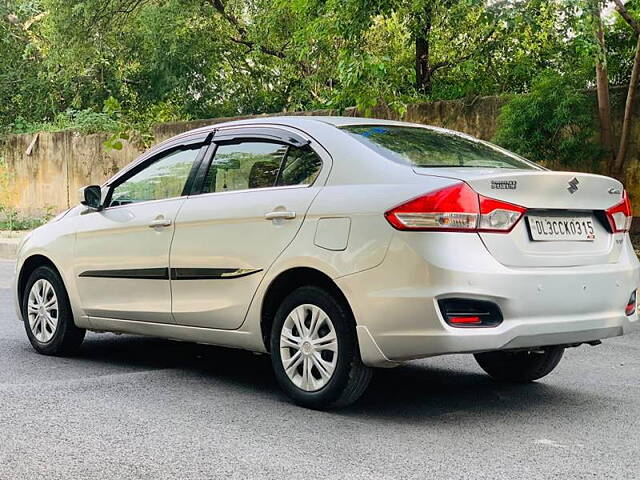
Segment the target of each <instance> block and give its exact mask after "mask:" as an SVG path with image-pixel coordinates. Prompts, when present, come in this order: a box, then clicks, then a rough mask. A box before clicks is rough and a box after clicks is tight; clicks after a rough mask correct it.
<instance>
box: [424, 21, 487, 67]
mask: <svg viewBox="0 0 640 480" xmlns="http://www.w3.org/2000/svg"><path fill="white" fill-rule="evenodd" d="M495 31H496V27H493V28H492V29H491V30H489V32H488V33H487V34H486V35H485V36H484V37H483V38H482V40H480V42H479V43H480V45H481V47H480V48H478V49H477V50H474V51H472V52H470V53H467V54H466V55H461V56H460V57H458V58H456V59H454V60H447V61H443V62H437V63H434V64H433V65H432V66H431V68H430V69H429V70H430V72H431V74H433V73H434V72H435V71H437V70H440V69H441V68H450V67H454V66H456V65H458V64H460V63H462V62H466V61H467V60H469V59H470V58H473V57H475V56H476V55H478V54H480V53H481V52H483V51H484V50H485V48H486V43H487V42H488V41H489V39H490V38H491V37H492V36H493V34H494V33H495Z"/></svg>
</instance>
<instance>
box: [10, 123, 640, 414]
mask: <svg viewBox="0 0 640 480" xmlns="http://www.w3.org/2000/svg"><path fill="white" fill-rule="evenodd" d="M80 194H81V195H80V204H79V205H78V206H76V207H74V208H71V209H70V210H68V211H67V212H64V213H63V214H61V215H59V216H58V217H56V218H55V219H53V220H52V221H51V222H49V223H48V224H46V225H44V226H42V227H40V228H38V229H36V230H35V231H34V232H33V233H32V234H31V235H29V236H28V237H26V238H25V240H24V241H23V243H22V245H21V246H20V248H19V253H18V260H17V266H16V269H17V271H16V273H17V274H16V283H15V295H16V307H17V310H18V312H19V317H20V319H21V321H23V322H24V325H25V328H26V332H27V335H28V338H29V340H30V341H31V344H32V345H33V347H34V348H35V349H36V350H37V351H38V352H40V353H43V354H47V355H65V354H71V353H73V352H74V351H76V350H77V349H78V347H79V346H80V344H81V342H82V340H83V337H84V335H85V331H86V330H91V331H96V332H120V333H131V334H139V335H151V336H157V337H164V338H168V339H177V340H182V341H190V342H199V343H204V344H212V345H222V346H228V347H235V348H242V349H246V350H251V351H255V352H264V353H269V354H270V355H271V359H272V363H273V368H274V372H275V377H276V379H277V381H278V383H279V384H280V385H281V387H282V388H283V389H284V391H285V392H286V393H287V394H288V395H289V396H290V397H291V398H292V399H293V400H294V401H295V402H297V403H298V404H301V405H304V406H307V407H311V408H331V407H338V406H343V405H347V404H349V403H351V402H353V401H355V400H356V399H357V398H358V397H360V395H361V394H362V393H363V392H364V390H365V388H366V387H367V384H368V383H369V380H370V378H371V372H372V368H373V367H393V366H395V365H398V364H399V363H401V362H404V361H407V360H411V359H416V358H423V357H430V356H435V355H443V354H451V353H471V354H474V355H475V358H476V359H477V361H478V363H479V364H480V366H481V367H482V368H483V369H484V370H485V371H486V372H487V373H488V374H489V375H491V376H492V377H494V378H496V379H497V380H500V381H512V382H529V381H533V380H536V379H538V378H541V377H543V376H544V375H546V374H548V373H549V372H551V371H552V370H553V369H554V368H555V366H556V365H557V364H558V362H559V361H560V359H561V357H562V354H563V352H564V350H565V348H567V347H576V346H579V345H582V344H590V345H596V344H598V343H600V340H602V339H605V338H609V337H615V336H618V335H622V334H624V333H625V332H626V331H627V330H628V329H629V328H630V327H632V325H633V324H634V323H636V322H637V320H638V316H637V313H636V289H637V288H638V283H639V280H640V275H639V264H638V260H637V258H636V255H635V253H634V250H633V248H632V245H631V242H630V239H629V235H628V233H627V232H628V231H629V227H630V223H631V218H632V213H631V206H630V203H629V199H628V196H627V194H626V192H625V190H624V189H623V187H622V185H621V184H620V182H618V181H617V180H614V179H612V178H607V177H603V176H599V175H591V174H585V173H567V172H552V171H549V170H546V169H544V168H541V167H539V166H537V165H535V164H533V163H531V162H529V161H527V160H525V159H523V158H521V157H519V156H517V155H515V154H513V153H511V152H508V151H506V150H504V149H502V148H499V147H496V146H494V145H491V144H489V143H487V142H483V141H480V140H477V139H475V138H473V137H470V136H468V135H464V134H461V133H457V132H453V131H449V130H444V129H440V128H433V127H426V126H424V125H415V124H409V123H402V122H392V121H386V120H385V121H383V120H372V119H365V118H337V117H272V118H258V119H252V120H244V121H234V122H229V123H223V124H218V125H212V126H210V127H206V128H201V129H197V130H193V131H190V132H187V133H185V134H182V135H179V136H177V137H174V138H172V139H170V140H168V141H166V142H164V143H162V144H160V145H158V146H156V147H155V148H153V149H151V150H150V151H149V152H147V153H145V154H144V155H142V156H141V157H140V158H139V159H138V160H136V161H135V162H133V163H132V164H131V165H129V166H128V167H126V168H125V169H123V170H122V171H121V172H119V173H118V174H116V175H115V176H114V177H113V178H111V179H110V180H108V181H107V182H106V183H105V184H104V185H101V186H97V185H92V186H88V187H85V188H84V189H82V190H81V192H80Z"/></svg>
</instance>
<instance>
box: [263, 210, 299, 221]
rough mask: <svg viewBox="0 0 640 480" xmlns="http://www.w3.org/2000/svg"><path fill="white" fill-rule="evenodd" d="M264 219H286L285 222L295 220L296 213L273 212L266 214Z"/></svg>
mask: <svg viewBox="0 0 640 480" xmlns="http://www.w3.org/2000/svg"><path fill="white" fill-rule="evenodd" d="M264 218H265V219H266V220H277V219H280V218H282V219H285V220H293V219H294V218H296V212H286V211H282V210H275V211H273V212H269V213H265V214H264Z"/></svg>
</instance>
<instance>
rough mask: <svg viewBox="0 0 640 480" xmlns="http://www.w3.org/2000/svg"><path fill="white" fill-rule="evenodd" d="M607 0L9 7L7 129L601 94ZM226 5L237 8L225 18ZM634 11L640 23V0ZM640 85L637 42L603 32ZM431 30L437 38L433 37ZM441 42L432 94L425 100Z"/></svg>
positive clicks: (121, 137) (2, 54)
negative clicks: (547, 82) (598, 82)
mask: <svg viewBox="0 0 640 480" xmlns="http://www.w3.org/2000/svg"><path fill="white" fill-rule="evenodd" d="M593 1H595V0H492V1H487V0H247V1H245V0H242V1H241V0H215V1H214V0H204V1H198V2H195V1H190V0H110V1H108V2H105V1H103V0H76V1H73V2H69V1H68V0H4V1H3V2H0V99H2V101H1V102H0V130H3V131H6V130H11V131H15V132H33V131H35V130H58V129H67V128H73V129H77V130H79V131H81V132H83V133H87V132H95V131H99V130H103V131H107V132H109V133H110V134H111V136H110V138H109V139H108V140H107V142H105V147H106V148H111V149H118V148H122V144H123V141H125V140H130V141H136V142H139V143H141V144H143V145H147V144H149V143H150V142H151V141H152V138H151V136H150V131H151V127H152V126H153V124H154V123H156V122H161V121H173V120H189V119H194V118H208V117H209V118H211V117H220V116H233V115H247V114H255V113H265V112H279V111H284V110H301V109H315V108H335V109H343V108H345V107H350V106H354V105H355V106H357V107H359V108H360V110H361V111H363V112H364V113H367V114H368V113H370V112H371V110H372V108H373V107H374V106H380V105H381V106H383V107H386V108H388V109H389V110H390V111H394V112H398V113H402V112H403V111H404V109H405V106H406V104H407V103H409V102H414V101H420V100H438V99H452V98H465V97H473V96H475V95H494V94H509V93H521V92H528V91H529V90H530V89H531V87H532V85H531V81H532V79H534V78H536V77H537V76H539V74H540V72H543V71H547V70H549V71H553V72H555V73H557V74H559V75H561V76H563V78H571V81H570V82H569V83H570V84H571V85H572V86H575V87H576V88H589V87H592V86H593V74H594V57H595V55H596V53H597V51H598V47H597V43H596V42H595V41H594V36H593V21H592V18H591V15H590V11H589V4H590V2H593ZM219 5H224V9H223V10H220V8H219ZM626 5H627V8H628V9H629V10H630V11H631V12H632V14H633V15H636V18H640V0H628V1H627V2H626ZM605 24H606V28H607V32H606V34H607V39H608V40H607V41H608V46H609V51H608V52H607V56H608V60H609V65H608V66H609V71H610V72H611V78H612V80H613V82H614V83H615V84H625V83H626V82H628V79H629V75H630V70H631V58H632V52H633V48H634V45H635V36H634V34H633V32H632V31H631V29H630V28H628V26H627V25H626V24H624V22H622V21H621V20H620V19H619V17H618V16H617V15H616V14H613V13H610V18H609V19H608V20H607V22H605ZM425 32H426V33H425ZM420 36H426V38H427V39H428V42H429V53H428V68H429V69H430V82H431V85H430V88H431V89H430V92H427V94H424V93H421V90H420V89H417V88H416V79H415V67H416V56H415V52H416V39H417V38H418V37H420Z"/></svg>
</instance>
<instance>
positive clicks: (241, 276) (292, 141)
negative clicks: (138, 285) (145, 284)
mask: <svg viewBox="0 0 640 480" xmlns="http://www.w3.org/2000/svg"><path fill="white" fill-rule="evenodd" d="M214 144H215V152H214V153H213V155H212V156H211V159H210V160H209V162H206V164H203V171H202V172H201V175H200V178H201V180H200V185H199V186H198V191H197V192H195V194H194V195H191V196H190V197H189V198H188V199H187V201H186V202H185V204H184V206H183V208H182V209H181V211H180V213H179V215H178V218H177V220H176V231H175V235H174V239H173V245H172V248H171V259H170V268H171V291H172V297H173V316H174V318H175V321H176V322H177V323H178V324H181V325H189V326H198V327H208V328H219V329H236V328H238V327H239V326H240V325H241V324H242V322H243V321H244V317H245V315H246V312H247V309H248V307H249V303H250V302H251V299H252V298H253V295H254V293H255V291H256V289H257V287H258V285H259V283H260V281H261V280H262V278H263V276H264V274H265V272H266V271H267V269H268V268H269V266H270V265H271V264H272V263H273V261H274V260H275V259H276V258H277V257H278V255H280V253H281V252H282V251H283V250H284V249H285V248H286V247H287V245H288V244H289V243H290V242H291V241H292V240H293V238H294V237H295V235H296V233H297V232H298V230H299V229H300V226H301V225H302V222H303V220H304V217H305V214H306V212H307V210H308V209H309V206H310V205H311V202H312V201H313V199H314V198H315V196H316V195H317V193H318V191H319V188H320V185H322V184H323V183H324V181H325V180H326V175H327V173H328V171H329V169H330V158H329V157H328V155H327V154H326V153H325V152H324V151H322V150H321V148H320V147H319V146H318V145H314V144H313V142H311V141H310V140H309V139H308V138H306V137H304V136H303V135H302V134H299V133H296V132H294V131H292V130H287V129H284V128H282V129H280V128H272V127H252V128H237V127H236V128H229V129H221V130H219V131H217V132H216V135H215V136H214Z"/></svg>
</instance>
